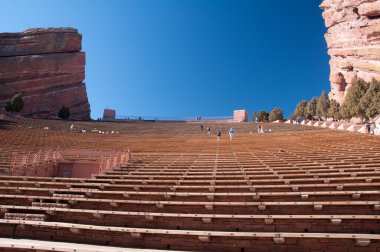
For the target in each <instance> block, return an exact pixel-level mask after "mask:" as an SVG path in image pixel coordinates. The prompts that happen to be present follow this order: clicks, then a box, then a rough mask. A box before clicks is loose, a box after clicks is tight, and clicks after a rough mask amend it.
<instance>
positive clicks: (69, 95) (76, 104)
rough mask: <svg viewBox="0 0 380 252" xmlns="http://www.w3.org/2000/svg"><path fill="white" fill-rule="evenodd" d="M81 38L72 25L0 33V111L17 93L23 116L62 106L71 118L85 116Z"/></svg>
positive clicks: (87, 110) (52, 111)
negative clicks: (20, 97)
mask: <svg viewBox="0 0 380 252" xmlns="http://www.w3.org/2000/svg"><path fill="white" fill-rule="evenodd" d="M81 41H82V35H81V34H79V33H78V31H77V30H76V29H72V28H40V29H29V30H26V31H24V32H22V33H0V113H1V112H3V111H4V107H5V104H6V102H7V101H8V100H9V99H10V98H11V97H12V96H13V95H14V94H15V93H18V92H21V93H22V95H23V98H24V102H25V106H24V110H23V111H22V112H21V114H23V115H32V116H35V117H42V118H48V117H52V116H56V115H57V112H58V110H59V109H60V108H61V107H62V106H66V107H69V108H70V111H71V118H72V119H81V120H87V119H89V118H90V105H89V103H88V99H87V92H86V86H85V84H84V83H83V80H84V78H85V53H84V52H81Z"/></svg>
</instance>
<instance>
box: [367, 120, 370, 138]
mask: <svg viewBox="0 0 380 252" xmlns="http://www.w3.org/2000/svg"><path fill="white" fill-rule="evenodd" d="M367 131H368V135H371V124H369V123H367Z"/></svg>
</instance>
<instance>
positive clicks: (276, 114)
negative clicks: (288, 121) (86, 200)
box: [269, 107, 284, 122]
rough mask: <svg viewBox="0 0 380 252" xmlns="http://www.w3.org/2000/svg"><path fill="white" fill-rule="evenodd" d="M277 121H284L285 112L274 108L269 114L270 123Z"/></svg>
mask: <svg viewBox="0 0 380 252" xmlns="http://www.w3.org/2000/svg"><path fill="white" fill-rule="evenodd" d="M277 120H280V121H282V120H284V112H283V111H282V109H281V108H279V107H276V108H274V109H273V110H272V111H271V112H270V113H269V121H270V122H274V121H277Z"/></svg>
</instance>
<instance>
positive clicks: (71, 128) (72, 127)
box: [70, 124, 74, 133]
mask: <svg viewBox="0 0 380 252" xmlns="http://www.w3.org/2000/svg"><path fill="white" fill-rule="evenodd" d="M73 131H74V124H71V126H70V133H72V132H73Z"/></svg>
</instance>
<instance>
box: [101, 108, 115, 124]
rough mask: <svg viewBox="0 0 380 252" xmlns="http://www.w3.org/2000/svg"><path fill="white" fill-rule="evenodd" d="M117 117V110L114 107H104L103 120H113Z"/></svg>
mask: <svg viewBox="0 0 380 252" xmlns="http://www.w3.org/2000/svg"><path fill="white" fill-rule="evenodd" d="M115 118H116V110H114V109H104V112H103V120H106V121H110V120H111V121H112V120H115Z"/></svg>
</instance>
